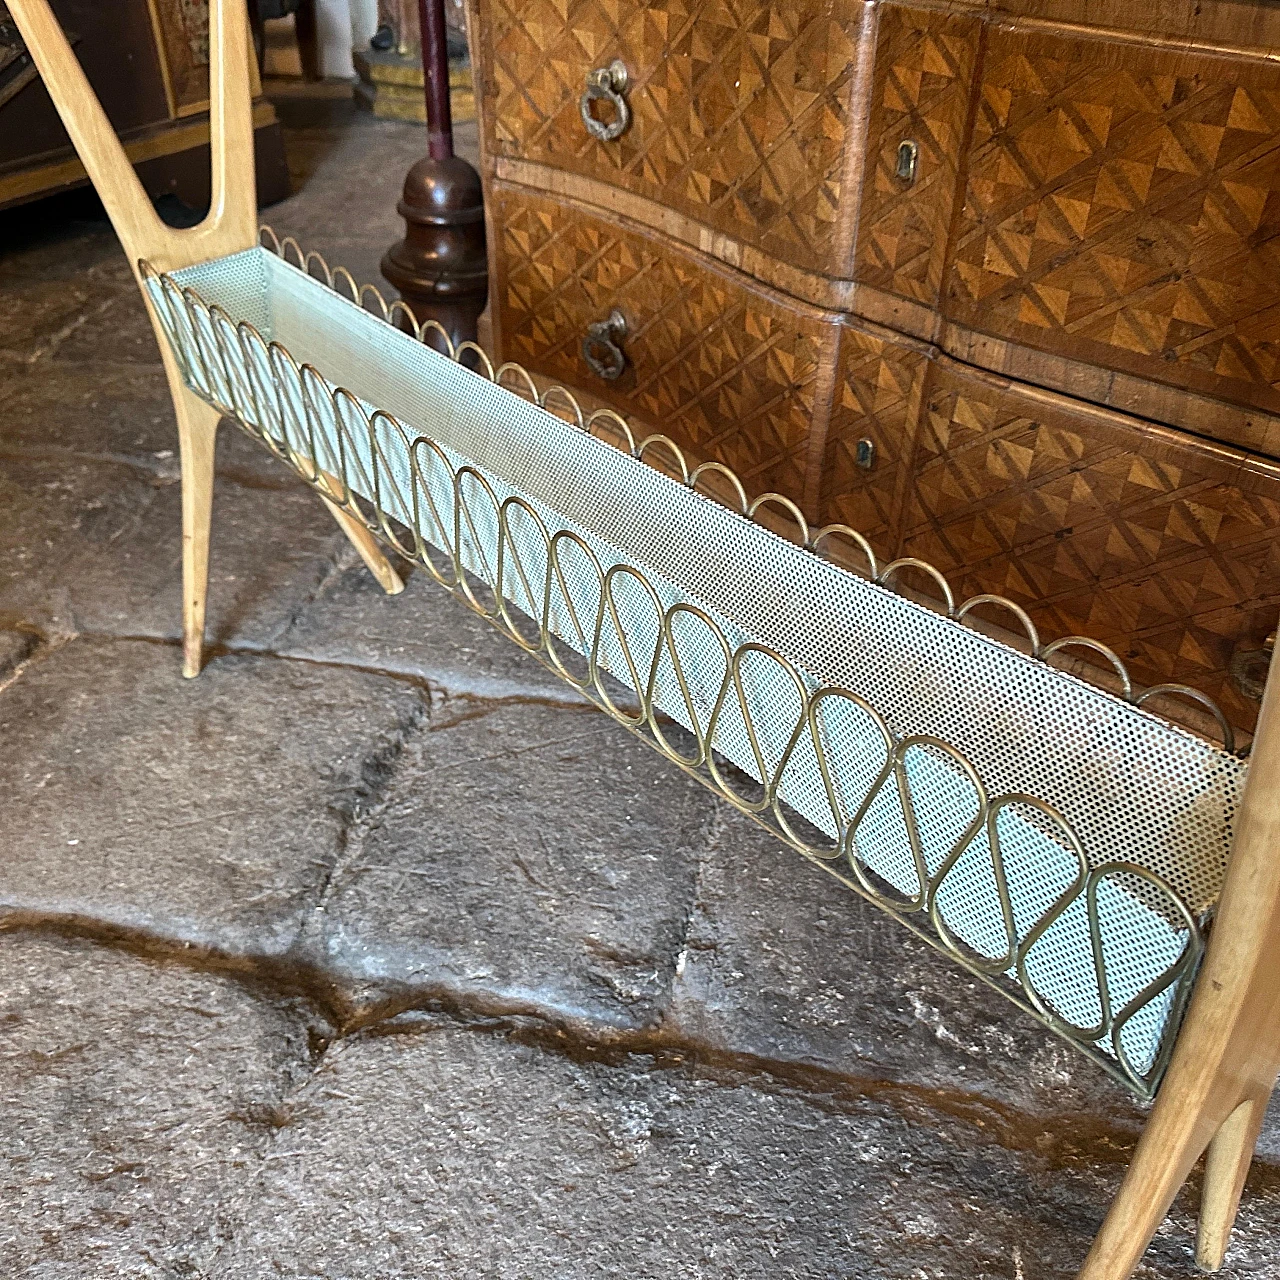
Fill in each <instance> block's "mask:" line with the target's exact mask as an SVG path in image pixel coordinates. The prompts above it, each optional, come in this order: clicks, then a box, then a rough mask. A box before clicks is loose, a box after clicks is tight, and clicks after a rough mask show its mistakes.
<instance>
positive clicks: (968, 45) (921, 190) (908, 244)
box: [854, 5, 980, 306]
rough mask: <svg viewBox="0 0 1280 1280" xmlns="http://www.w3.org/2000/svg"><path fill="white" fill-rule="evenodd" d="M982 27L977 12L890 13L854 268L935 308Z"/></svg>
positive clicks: (879, 54)
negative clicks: (904, 169) (906, 172)
mask: <svg viewBox="0 0 1280 1280" xmlns="http://www.w3.org/2000/svg"><path fill="white" fill-rule="evenodd" d="M979 29H980V28H979V23H978V20H977V19H976V18H975V17H973V16H972V15H968V14H946V13H940V12H937V11H934V10H925V9H906V8H900V7H898V6H897V5H885V6H884V7H882V8H881V10H880V16H879V28H878V31H877V39H876V64H875V79H874V83H873V86H872V106H871V116H870V121H869V125H868V143H867V157H868V166H869V168H870V169H871V172H869V173H868V174H867V176H866V178H865V179H864V194H863V199H862V212H861V215H860V217H859V219H858V249H857V262H856V268H855V272H854V274H855V277H856V278H857V279H858V280H859V281H861V282H863V283H865V284H869V285H872V286H874V287H875V288H877V289H884V290H886V291H887V292H889V293H896V294H900V295H902V296H904V297H907V298H912V299H914V300H915V301H917V302H924V303H927V304H928V305H929V306H936V305H937V303H938V295H939V291H940V290H941V287H942V271H943V266H944V263H945V259H946V250H947V239H948V236H949V235H950V231H951V215H952V212H953V210H954V208H955V198H956V170H957V166H958V165H959V161H960V153H961V149H962V147H963V145H964V129H965V123H966V119H967V116H968V111H969V95H970V92H971V91H972V88H973V70H974V63H975V61H976V59H977V52H978V34H979ZM908 139H910V140H913V141H914V142H916V143H917V145H918V146H919V148H920V151H919V161H918V163H917V167H916V178H915V181H914V182H913V183H912V184H911V185H910V186H907V185H905V184H904V183H903V182H902V180H901V179H899V178H898V177H897V176H896V174H895V169H896V167H897V160H898V144H899V143H900V142H902V141H904V140H908Z"/></svg>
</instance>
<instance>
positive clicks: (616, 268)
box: [471, 0, 1280, 724]
mask: <svg viewBox="0 0 1280 1280" xmlns="http://www.w3.org/2000/svg"><path fill="white" fill-rule="evenodd" d="M471 32H472V43H473V58H474V63H475V71H476V79H477V90H478V100H479V102H480V114H481V148H482V159H483V178H484V182H485V188H486V200H487V208H488V216H489V220H490V225H489V234H490V253H491V266H492V277H491V294H490V296H491V303H490V308H491V319H492V326H493V334H494V341H495V344H496V347H497V349H498V353H499V355H500V356H501V357H502V358H504V359H509V360H516V361H519V362H520V363H522V364H524V365H526V366H527V367H529V368H530V369H531V370H532V371H533V372H534V373H535V374H536V375H539V376H541V377H543V378H545V379H548V380H551V381H555V382H562V383H564V384H566V385H568V386H570V387H573V388H577V389H581V390H582V391H583V392H586V393H587V394H588V395H589V396H591V397H593V398H594V399H595V400H597V401H598V402H601V403H605V404H609V405H612V406H613V407H615V408H617V409H618V410H620V411H621V412H623V413H624V414H626V415H628V416H629V417H631V418H633V419H636V420H638V421H639V422H640V423H642V424H645V425H647V426H650V427H652V428H654V429H658V430H661V431H664V432H666V433H667V434H668V435H670V436H671V437H672V438H673V439H675V440H676V441H677V442H678V443H679V444H680V445H681V446H682V447H684V448H686V449H687V450H688V451H689V453H690V454H691V456H692V457H693V458H694V459H696V460H698V461H702V460H708V459H715V460H719V461H722V462H725V463H727V464H728V465H730V466H731V467H733V468H734V469H735V470H736V471H737V472H738V473H739V474H740V475H741V476H742V477H743V479H744V481H745V483H746V484H747V487H748V490H749V491H754V492H761V491H764V490H776V491H778V492H780V493H783V494H785V495H787V496H789V497H791V498H792V499H793V500H794V501H795V502H797V503H798V504H799V505H800V507H801V508H802V509H803V511H804V512H805V514H806V516H807V517H808V518H809V519H810V520H811V521H813V522H815V523H818V524H829V523H833V522H843V523H847V524H849V525H851V526H852V527H854V528H856V529H858V530H859V531H860V532H862V533H863V534H864V535H865V536H866V537H867V538H869V539H870V541H871V543H872V544H873V545H874V547H875V548H876V551H877V553H878V554H880V555H881V556H883V557H886V558H891V557H899V556H919V557H922V558H924V559H927V560H929V561H931V562H932V563H934V564H936V565H937V566H938V567H939V568H940V569H942V570H944V571H945V572H946V573H947V574H948V575H949V576H950V577H951V578H952V580H953V582H954V583H955V585H956V587H957V590H958V591H959V592H962V593H963V594H965V595H969V594H973V593H976V592H982V591H991V592H999V593H1001V594H1004V595H1006V596H1009V597H1011V598H1013V599H1015V600H1017V601H1018V602H1019V603H1021V604H1023V605H1024V606H1025V607H1026V609H1027V610H1028V611H1029V612H1030V614H1031V616H1032V617H1033V618H1034V619H1035V621H1036V623H1037V624H1038V626H1039V627H1040V628H1041V630H1042V632H1043V633H1044V634H1045V635H1046V636H1058V635H1066V634H1073V633H1082V634H1085V635H1089V636H1093V637H1095V638H1097V639H1099V640H1101V641H1103V642H1105V643H1107V644H1109V645H1111V646H1112V647H1113V648H1115V649H1116V650H1117V652H1119V653H1120V654H1121V655H1122V656H1123V657H1124V658H1125V659H1126V661H1127V662H1128V663H1129V664H1130V665H1131V667H1132V669H1133V670H1134V673H1135V676H1136V678H1138V679H1141V680H1143V681H1144V682H1147V683H1154V682H1158V681H1181V682H1185V683H1187V684H1190V685H1193V686H1195V687H1198V688H1201V689H1204V690H1205V691H1206V692H1208V693H1210V694H1212V695H1214V696H1215V697H1217V698H1219V699H1220V700H1221V701H1222V702H1223V704H1224V705H1225V706H1226V707H1227V709H1228V713H1229V714H1230V715H1231V717H1232V718H1233V719H1234V720H1236V721H1238V722H1239V723H1241V724H1248V723H1249V721H1250V720H1251V718H1252V714H1253V706H1252V704H1251V702H1250V701H1249V699H1248V697H1246V696H1245V694H1244V693H1242V691H1241V688H1240V687H1239V684H1238V681H1237V680H1236V679H1233V677H1232V675H1231V668H1232V664H1233V660H1235V661H1236V662H1237V666H1238V662H1239V658H1240V655H1241V654H1243V653H1246V652H1248V651H1254V650H1259V649H1261V648H1262V646H1263V642H1264V639H1265V637H1267V635H1268V633H1269V632H1271V631H1272V630H1273V629H1274V628H1275V624H1276V618H1277V613H1278V612H1280V463H1277V462H1276V461H1275V459H1278V458H1280V239H1277V233H1278V232H1280V53H1277V51H1280V10H1278V9H1276V8H1275V7H1273V6H1269V5H1266V4H1262V3H1257V4H1250V3H1218V2H1216V0H1200V2H1199V3H1196V2H1195V0H1177V2H1176V3H1170V2H1168V0H1161V3H1159V4H1153V5H1147V6H1134V5H1130V4H1125V3H1122V2H1121V0H1009V2H1008V3H997V2H993V3H987V4H982V3H972V4H970V3H964V2H963V0H954V2H953V3H949V4H945V5H944V4H937V5H929V4H905V3H894V2H892V0H879V2H877V0H789V2H787V3H784V2H783V0H678V2H676V0H657V2H655V3H644V2H643V0H473V9H472V27H471Z"/></svg>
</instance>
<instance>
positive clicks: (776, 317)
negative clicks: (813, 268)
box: [491, 183, 838, 502]
mask: <svg viewBox="0 0 1280 1280" xmlns="http://www.w3.org/2000/svg"><path fill="white" fill-rule="evenodd" d="M492 209H493V223H494V226H495V228H497V236H498V239H497V243H496V244H495V245H494V246H493V247H494V267H495V278H494V282H493V289H492V293H491V296H492V298H493V304H492V305H493V306H494V309H495V315H494V321H495V326H496V334H497V340H498V347H499V351H500V353H501V355H502V357H503V358H504V359H507V360H515V361H518V362H519V363H520V364H523V365H525V366H526V367H527V368H528V369H530V370H531V371H532V372H533V373H535V374H536V375H539V376H540V378H541V379H544V380H550V381H552V382H558V383H562V384H564V385H566V386H569V387H580V388H582V389H583V390H584V391H585V392H587V393H588V394H589V395H590V396H592V397H594V398H598V399H600V400H602V401H604V402H606V403H608V404H610V405H612V406H613V407H615V408H616V409H618V410H619V411H620V412H622V413H623V414H624V415H626V416H628V417H630V418H634V419H636V420H637V422H639V423H642V424H644V425H645V426H647V427H648V428H650V429H652V430H655V431H662V432H664V433H666V434H667V435H669V436H670V437H671V438H672V439H674V440H675V441H676V442H677V443H678V444H679V445H680V446H681V448H683V449H686V450H688V451H689V453H690V455H691V456H692V457H693V458H694V459H696V460H697V461H718V462H723V463H725V464H727V465H728V466H730V467H732V468H733V469H734V470H735V471H736V472H737V473H738V474H739V476H741V478H742V480H743V482H744V484H745V485H746V486H747V489H748V492H751V493H759V492H763V491H766V490H775V491H777V492H780V493H783V494H786V495H787V496H788V497H790V498H792V499H793V500H795V501H797V502H800V501H803V499H804V493H805V480H806V476H807V473H808V469H809V453H810V449H811V447H812V427H813V420H814V408H815V397H816V388H817V382H818V376H819V369H820V366H822V365H823V363H824V361H830V360H832V359H834V355H835V347H836V341H837V336H838V325H837V323H836V320H835V317H825V316H823V315H821V313H816V312H811V311H808V310H805V309H803V308H797V307H796V306H795V304H794V303H791V302H789V301H786V300H781V299H778V298H776V297H774V296H772V295H771V294H770V293H769V292H768V291H766V290H763V289H759V288H757V287H754V286H752V285H751V284H750V282H748V281H746V280H745V279H744V278H743V277H737V278H734V277H733V276H731V275H730V274H729V273H727V272H723V271H720V270H718V269H717V268H716V267H715V265H714V264H712V263H708V262H706V261H705V260H702V259H700V258H699V257H698V256H697V255H695V254H693V253H688V252H685V251H684V250H682V249H681V248H680V247H679V246H676V245H672V244H671V243H670V242H668V241H665V240H662V239H660V238H658V237H655V236H651V235H649V234H647V233H646V232H644V231H643V230H642V229H640V228H637V227H634V226H629V225H625V224H623V223H620V222H618V221H615V220H614V219H611V218H606V217H604V216H603V215H600V214H598V213H594V212H591V211H587V210H583V209H579V208H576V207H573V206H570V205H566V204H564V203H562V202H560V201H557V200H553V199H550V198H548V197H546V196H543V195H540V194H538V193H534V192H530V191H526V190H523V189H521V188H517V187H513V186H509V185H507V184H504V183H495V184H494V186H493V188H492ZM615 313H616V317H617V318H619V321H620V322H618V323H617V325H616V327H615V328H613V329H609V328H608V326H609V324H610V317H613V316H615ZM593 326H595V327H594V328H593ZM587 339H590V340H589V341H587V342H585V343H584V340H587Z"/></svg>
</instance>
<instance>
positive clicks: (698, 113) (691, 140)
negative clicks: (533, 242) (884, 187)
mask: <svg viewBox="0 0 1280 1280" xmlns="http://www.w3.org/2000/svg"><path fill="white" fill-rule="evenodd" d="M742 10H745V12H743V11H742ZM479 12H480V16H481V21H480V22H479V24H478V30H479V31H480V32H481V41H480V43H481V49H480V50H479V53H480V59H481V82H482V92H483V93H484V94H485V95H487V96H486V99H485V104H486V110H485V113H484V116H485V119H484V128H485V133H486V143H487V147H488V150H489V152H490V154H491V155H493V156H495V157H507V158H511V159H518V160H524V161H534V162H539V163H543V164H547V165H552V166H555V167H556V168H558V169H561V170H567V171H569V172H571V173H576V174H581V175H584V176H585V177H587V178H592V179H597V180H600V181H603V182H607V183H609V184H610V185H612V186H615V187H617V188H618V189H620V190H622V191H626V192H630V193H633V194H635V195H637V196H641V197H644V198H646V199H648V200H651V201H654V202H656V203H657V204H658V205H659V206H661V207H663V208H669V209H674V210H677V211H679V212H680V213H682V214H684V215H685V216H687V217H689V218H691V219H694V220H696V221H697V222H698V223H700V224H702V225H703V226H705V227H708V228H710V229H712V230H715V231H720V232H723V233H725V234H727V235H729V236H732V237H735V238H736V239H738V240H741V241H743V242H745V243H748V244H751V245H754V246H756V247H758V248H760V249H761V250H763V251H764V252H766V253H768V254H771V255H776V256H777V257H778V258H779V259H780V260H782V261H784V262H787V263H790V264H792V265H795V266H798V267H802V268H805V269H807V270H811V271H819V272H823V273H825V272H828V271H829V269H830V259H831V256H832V254H833V252H834V251H836V249H837V246H836V234H837V233H836V228H837V222H838V219H839V216H840V209H841V203H842V198H843V197H842V185H843V183H844V167H845V163H846V149H847V148H846V142H847V139H848V131H849V126H850V120H849V110H850V100H851V83H852V79H853V76H854V74H855V71H856V69H857V66H858V57H857V53H858V37H859V27H860V24H861V23H862V21H863V6H862V5H860V4H858V3H855V2H854V0H796V2H795V3H791V4H784V3H781V2H780V0H768V2H765V3H761V2H758V0H757V2H756V3H751V4H747V5H745V6H736V7H730V6H725V5H723V4H721V3H719V0H693V2H692V3H690V4H688V5H677V6H671V5H658V4H645V3H638V2H637V0H619V3H607V2H606V0H585V2H583V0H578V2H577V3H571V4H567V5H561V6H557V5H553V4H551V3H548V2H547V0H539V2H538V3H535V4H530V3H528V0H482V3H481V4H480V6H479ZM615 62H616V63H617V64H618V65H619V66H620V67H622V68H624V69H625V82H624V81H622V80H621V79H619V80H617V81H615V82H611V83H610V84H609V85H607V86H605V87H604V88H601V89H598V90H597V91H596V92H597V96H596V97H595V98H594V100H593V101H591V102H590V103H589V105H588V106H587V107H586V108H584V99H583V95H584V93H585V92H586V85H587V78H588V76H589V75H591V74H592V73H607V72H608V70H609V68H610V67H611V66H613V65H614V64H615ZM615 83H616V85H617V87H616V88H615V87H614V84H615ZM610 98H612V100H613V103H614V104H617V103H619V102H620V103H621V105H611V102H610ZM584 109H586V110H588V111H589V113H590V114H591V115H592V116H593V117H595V118H598V120H599V121H600V122H601V126H602V129H601V130H598V132H599V131H603V127H605V126H608V125H614V124H617V125H618V126H619V127H618V131H617V135H616V136H609V137H607V138H601V137H596V136H593V134H592V133H591V132H589V131H588V124H587V122H586V121H585V120H584V117H583V112H584ZM619 112H625V118H624V117H620V116H619V114H618V113H619ZM610 132H611V131H610Z"/></svg>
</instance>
